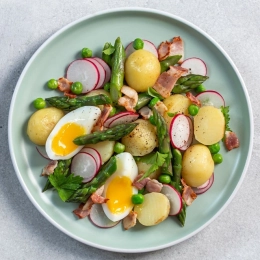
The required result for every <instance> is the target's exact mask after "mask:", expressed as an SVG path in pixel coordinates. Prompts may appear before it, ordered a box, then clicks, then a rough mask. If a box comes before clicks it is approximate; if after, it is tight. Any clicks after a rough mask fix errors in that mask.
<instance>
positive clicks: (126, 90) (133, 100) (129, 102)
mask: <svg viewBox="0 0 260 260" xmlns="http://www.w3.org/2000/svg"><path fill="white" fill-rule="evenodd" d="M121 92H122V93H123V94H125V96H123V97H120V98H119V99H118V104H119V105H120V106H123V107H125V109H126V110H127V111H131V112H135V109H134V108H135V106H136V104H137V101H138V93H137V92H136V91H135V90H134V89H132V88H130V87H128V86H123V87H122V88H121Z"/></svg>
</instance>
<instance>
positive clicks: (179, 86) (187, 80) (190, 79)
mask: <svg viewBox="0 0 260 260" xmlns="http://www.w3.org/2000/svg"><path fill="white" fill-rule="evenodd" d="M208 78H209V77H207V76H202V75H195V74H188V75H186V76H182V77H180V78H179V79H178V80H177V82H176V84H175V85H174V88H173V89H172V92H173V93H174V94H179V93H186V92H188V91H191V90H192V89H195V88H196V87H198V86H200V85H201V84H202V83H203V82H204V81H205V80H207V79H208Z"/></svg>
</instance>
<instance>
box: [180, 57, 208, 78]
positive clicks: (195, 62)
mask: <svg viewBox="0 0 260 260" xmlns="http://www.w3.org/2000/svg"><path fill="white" fill-rule="evenodd" d="M181 67H182V68H185V69H188V74H197V75H203V76H206V75H207V66H206V63H205V62H204V61H203V60H202V59H200V58H195V57H193V58H189V59H186V60H184V61H183V62H182V64H181Z"/></svg>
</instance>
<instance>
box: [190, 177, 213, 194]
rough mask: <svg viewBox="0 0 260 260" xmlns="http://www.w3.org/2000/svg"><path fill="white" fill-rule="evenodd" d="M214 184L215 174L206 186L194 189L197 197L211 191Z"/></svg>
mask: <svg viewBox="0 0 260 260" xmlns="http://www.w3.org/2000/svg"><path fill="white" fill-rule="evenodd" d="M213 183H214V173H213V174H212V175H211V177H210V178H209V179H208V180H207V181H206V182H205V183H204V184H202V185H201V186H199V187H196V188H195V187H193V188H192V189H193V191H194V192H195V193H196V194H197V195H200V194H203V193H205V192H206V191H207V190H209V188H211V186H212V185H213Z"/></svg>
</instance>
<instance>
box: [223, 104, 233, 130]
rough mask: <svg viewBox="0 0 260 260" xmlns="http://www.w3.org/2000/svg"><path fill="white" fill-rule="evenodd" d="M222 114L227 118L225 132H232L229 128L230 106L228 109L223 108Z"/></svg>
mask: <svg viewBox="0 0 260 260" xmlns="http://www.w3.org/2000/svg"><path fill="white" fill-rule="evenodd" d="M221 112H222V113H223V116H224V118H225V130H226V131H232V130H231V129H230V127H229V121H230V116H229V106H227V107H223V106H222V107H221Z"/></svg>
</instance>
